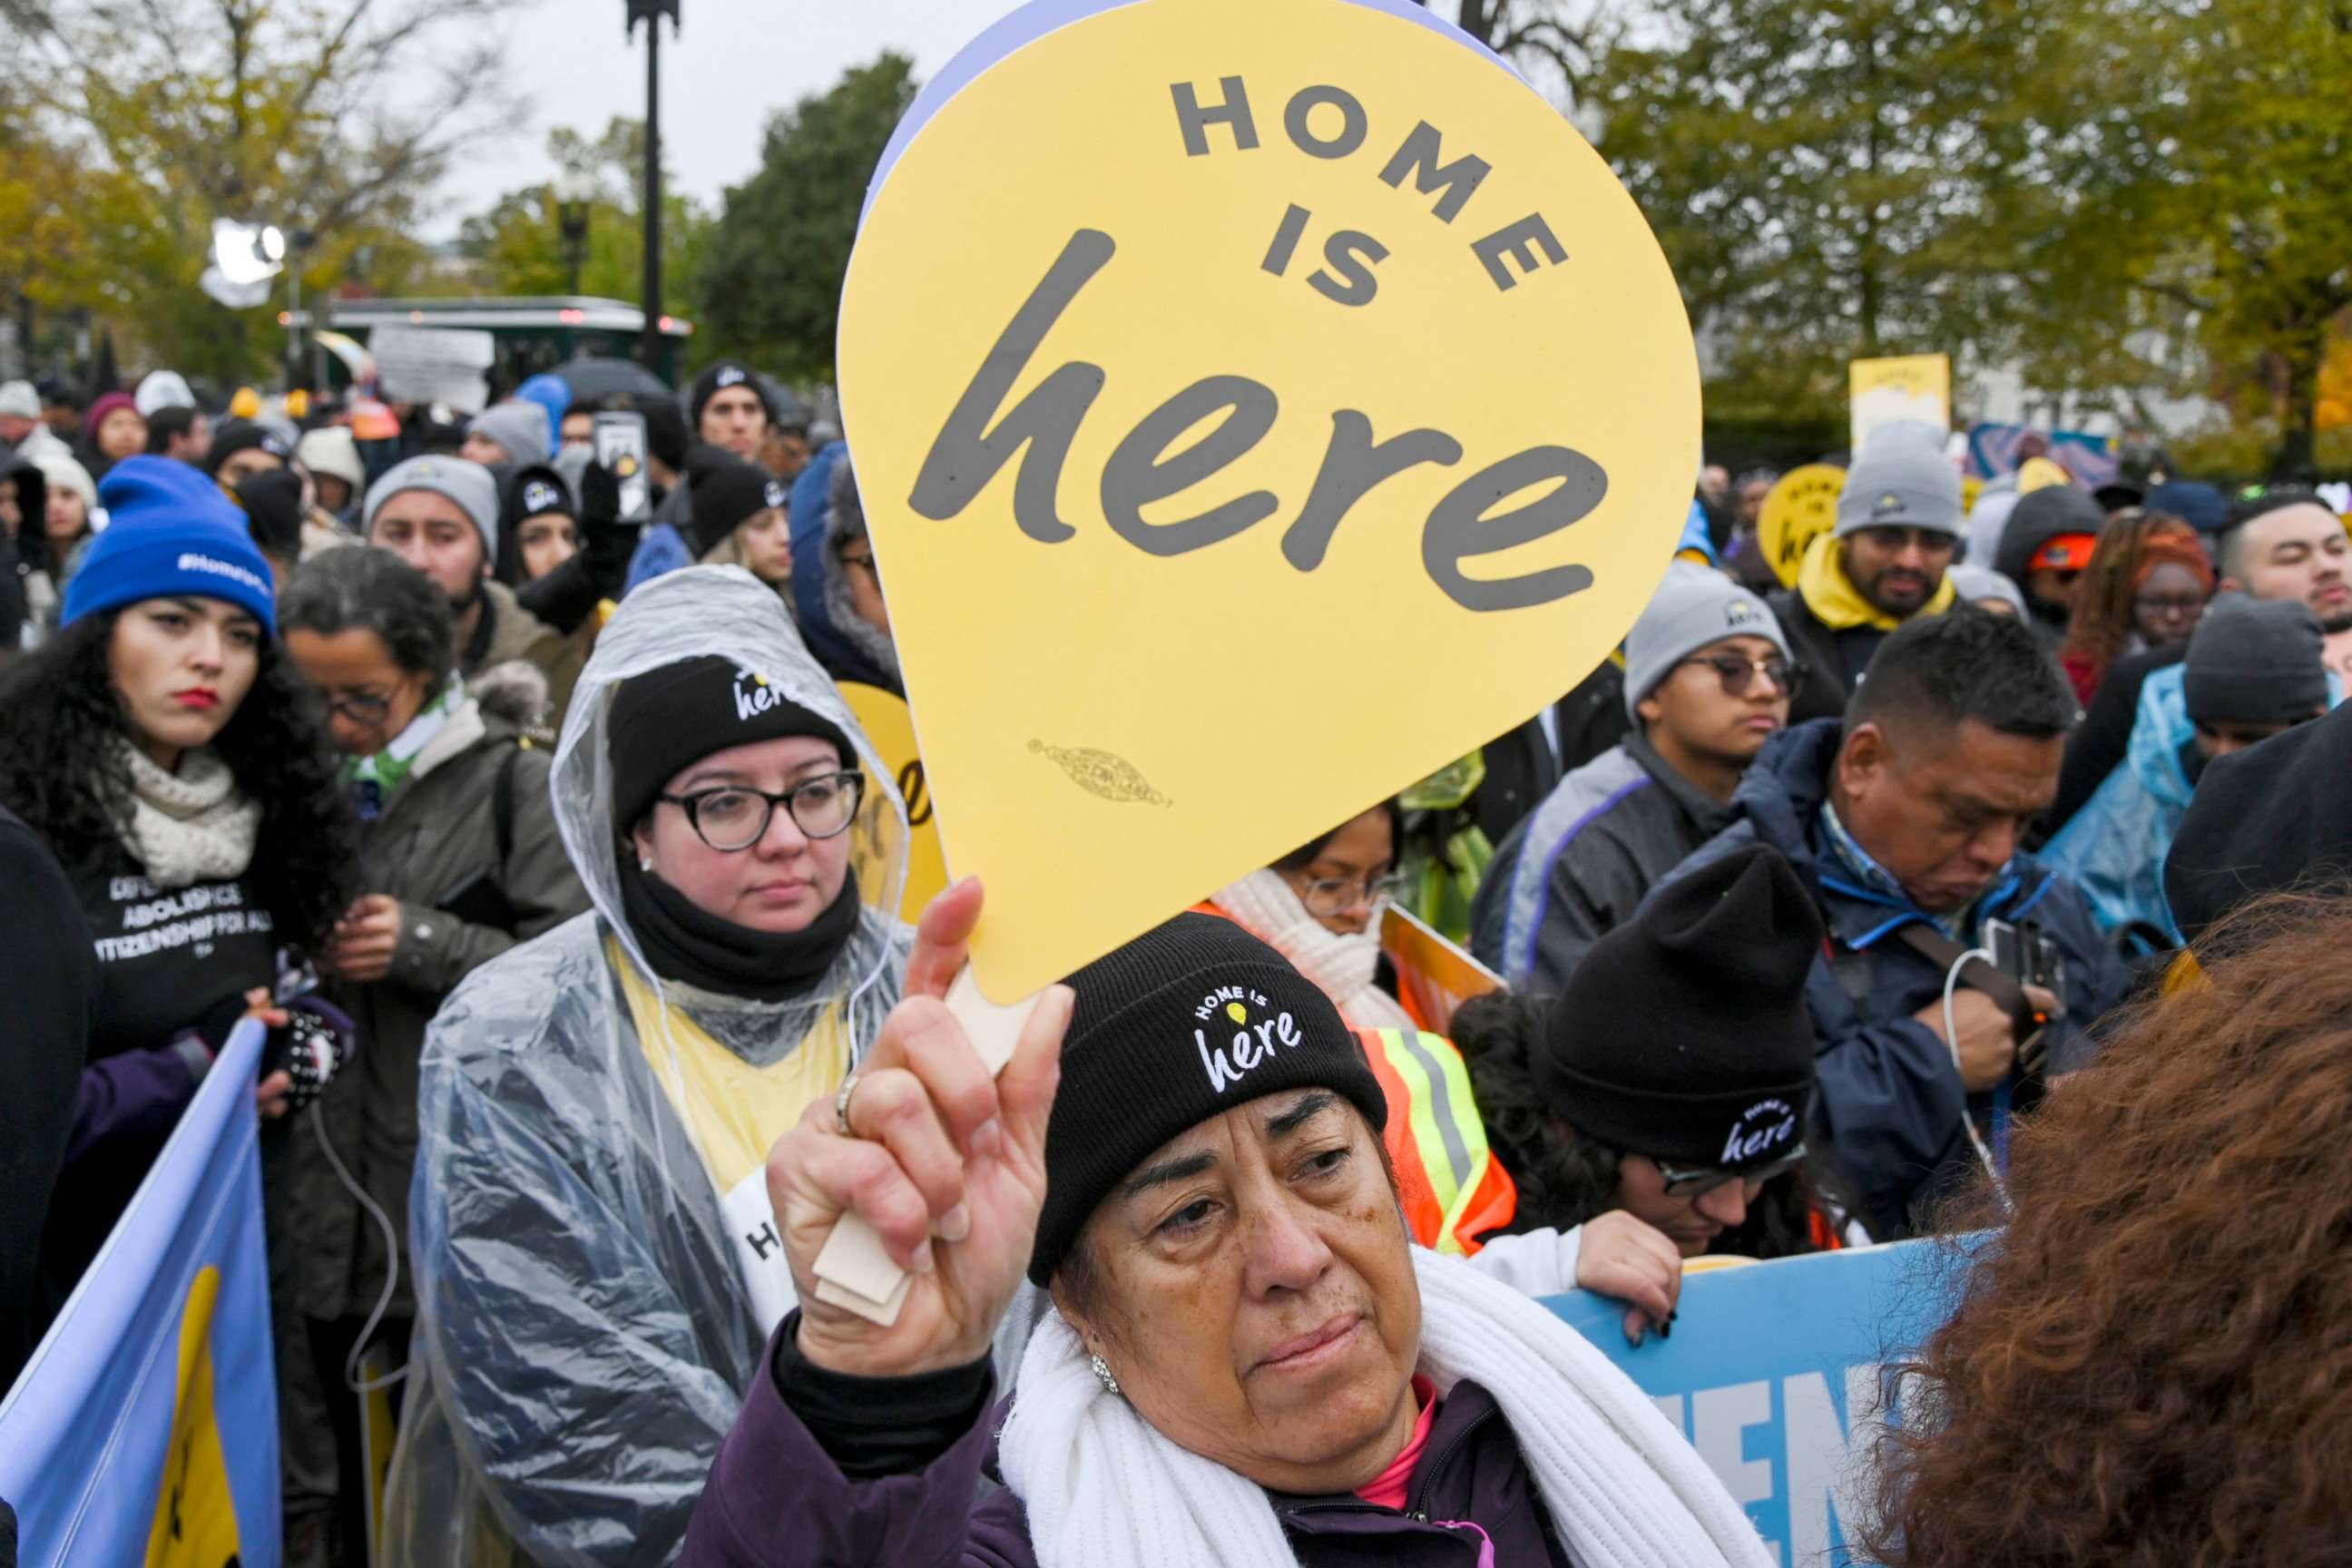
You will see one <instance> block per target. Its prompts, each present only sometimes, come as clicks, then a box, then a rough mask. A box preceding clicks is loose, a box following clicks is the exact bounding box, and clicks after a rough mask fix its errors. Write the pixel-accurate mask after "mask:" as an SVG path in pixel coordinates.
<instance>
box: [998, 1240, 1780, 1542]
mask: <svg viewBox="0 0 2352 1568" xmlns="http://www.w3.org/2000/svg"><path fill="white" fill-rule="evenodd" d="M1412 1260H1413V1269H1414V1272H1415V1273H1416V1274H1418V1275H1419V1276H1420V1279H1421V1314H1422V1329H1421V1368H1420V1370H1421V1371H1422V1372H1423V1373H1425V1374H1426V1375H1427V1376H1428V1377H1429V1378H1430V1379H1431V1380H1432V1381H1433V1382H1434V1383H1435V1384H1437V1387H1438V1392H1439V1393H1440V1394H1446V1393H1449V1392H1451V1391H1452V1389H1453V1387H1454V1384H1456V1383H1459V1382H1462V1381H1464V1380H1465V1379H1467V1380H1469V1381H1472V1382H1475V1383H1476V1384H1479V1386H1481V1387H1483V1388H1484V1389H1486V1392H1487V1393H1489V1394H1493V1395H1494V1396H1495V1400H1496V1403H1497V1404H1498V1405H1501V1406H1502V1411H1503V1415H1504V1416H1505V1417H1506V1418H1507V1420H1508V1421H1509V1422H1510V1426H1511V1431H1512V1434H1513V1435H1514V1436H1516V1437H1517V1440H1518V1445H1519V1452H1520V1454H1521V1455H1522V1456H1523V1457H1524V1458H1526V1460H1527V1464H1528V1471H1529V1473H1530V1474H1531V1475H1532V1476H1533V1477H1534V1478H1535V1481H1536V1485H1537V1488H1538V1490H1539V1491H1540V1492H1541V1493H1542V1495H1543V1500H1544V1505H1545V1507H1546V1508H1547V1509H1548V1510H1549V1511H1550V1514H1551V1522H1552V1527H1553V1529H1554V1530H1555V1531H1557V1532H1558V1533H1559V1540H1560V1543H1561V1544H1562V1545H1563V1546H1565V1547H1567V1549H1568V1552H1569V1555H1570V1557H1571V1558H1573V1559H1574V1560H1575V1561H1576V1562H1577V1563H1579V1564H1580V1565H1581V1568H1715V1565H1717V1564H1724V1565H1726V1568H1729V1565H1733V1564H1737V1565H1738V1568H1765V1565H1766V1564H1769V1563H1771V1561H1772V1558H1771V1555H1770V1554H1769V1552H1766V1551H1765V1549H1764V1543H1763V1541H1762V1540H1761V1539H1760V1538H1759V1536H1758V1535H1757V1533H1756V1530H1755V1527H1754V1526H1753V1525H1751V1524H1750V1523H1749V1522H1748V1516H1747V1514H1746V1513H1745V1512H1743V1511H1742V1510H1741V1509H1740V1507H1739V1505H1738V1503H1736V1502H1734V1501H1732V1500H1731V1495H1730V1494H1729V1493H1728V1492H1727V1491H1725V1490H1724V1489H1723V1484H1722V1482H1720V1481H1718V1480H1717V1479H1716V1478H1715V1474H1714V1472H1713V1471H1711V1470H1709V1469H1708V1468H1706V1464H1705V1463H1704V1462H1703V1461H1702V1460H1701V1459H1700V1458H1699V1457H1698V1455H1697V1453H1696V1451H1695V1450H1693V1449H1692V1447H1691V1446H1690V1445H1689V1444H1688V1443H1686V1442H1685V1441H1684V1440H1683V1437H1682V1434H1680V1433H1679V1432H1676V1431H1675V1429H1674V1427H1672V1426H1669V1425H1667V1423H1666V1419H1665V1417H1664V1415H1660V1414H1659V1413H1658V1408H1657V1406H1656V1405H1653V1404H1651V1402H1650V1400H1649V1398H1648V1396H1647V1395H1645V1394H1643V1393H1642V1391H1641V1390H1640V1389H1638V1388H1636V1387H1635V1386H1634V1385H1633V1381H1632V1380H1631V1379H1630V1378H1628V1377H1627V1376H1626V1375H1625V1374H1624V1373H1622V1372H1620V1371H1618V1370H1617V1368H1616V1367H1614V1366H1612V1365H1611V1364H1610V1363H1609V1361H1608V1359H1607V1358H1606V1357H1605V1356H1603V1355H1602V1354H1601V1352H1599V1351H1598V1350H1596V1349H1594V1348H1593V1347H1592V1346H1591V1344H1590V1343H1588V1342H1586V1341H1585V1339H1584V1336H1583V1335H1581V1334H1580V1333H1578V1332H1577V1331H1575V1330H1574V1329H1571V1328H1570V1327H1569V1326H1568V1325H1567V1324H1566V1323H1563V1322H1561V1321H1559V1319H1558V1318H1556V1317H1554V1316H1552V1314H1551V1313H1550V1312H1549V1311H1547V1310H1545V1309H1544V1308H1542V1307H1540V1306H1538V1305H1537V1304H1536V1303H1535V1302H1534V1301H1533V1300H1529V1299H1528V1297H1525V1296H1522V1295H1520V1294H1519V1293H1518V1292H1517V1291H1516V1290H1514V1289H1511V1288H1510V1287H1509V1286H1507V1285H1504V1284H1501V1283H1499V1282H1498V1281H1496V1280H1493V1279H1487V1278H1486V1277H1485V1276H1484V1275H1482V1274H1480V1273H1478V1272H1477V1271H1476V1270H1475V1269H1474V1268H1471V1267H1470V1266H1469V1265H1468V1264H1466V1263H1464V1262H1463V1261H1461V1260H1460V1259H1459V1258H1441V1257H1439V1256H1438V1255H1437V1254H1436V1253H1433V1252H1431V1251H1428V1250H1427V1249H1425V1248H1423V1247H1414V1248H1413V1249H1412ZM997 1451H998V1458H999V1461H1000V1463H1001V1464H1002V1466H1003V1473H1004V1477H1005V1480H1006V1482H1007V1484H1008V1485H1010V1486H1011V1487H1012V1489H1013V1492H1014V1493H1015V1494H1016V1495H1018V1496H1019V1497H1020V1499H1021V1500H1022V1502H1023V1504H1024V1506H1025V1507H1026V1508H1027V1510H1028V1514H1029V1538H1030V1542H1031V1544H1032V1545H1033V1546H1034V1548H1035V1550H1036V1553H1037V1561H1038V1563H1040V1564H1041V1568H1192V1565H1194V1564H1199V1563H1217V1564H1219V1568H1297V1562H1298V1560H1297V1557H1296V1556H1295V1555H1294V1554H1293V1553H1292V1552H1291V1550H1290V1545H1289V1542H1287V1540H1286V1539H1285V1537H1284V1535H1283V1533H1282V1526H1281V1524H1280V1523H1279V1521H1277V1520H1276V1517H1275V1511H1274V1507H1273V1505H1272V1504H1271V1503H1270V1502H1268V1501H1267V1500H1266V1495H1265V1492H1264V1491H1263V1490H1261V1489H1259V1488H1258V1487H1257V1486H1256V1485H1255V1484H1254V1483H1252V1482H1251V1481H1249V1480H1247V1479H1244V1478H1243V1477H1242V1476H1240V1475H1238V1474H1236V1473H1235V1472H1234V1471H1232V1470H1229V1469H1227V1468H1224V1467H1223V1466H1222V1465H1219V1464H1217V1463H1215V1462H1213V1460H1209V1459H1204V1458H1202V1457H1201V1456H1199V1455H1198V1454H1193V1453H1191V1452H1188V1451H1187V1450H1185V1449H1183V1448H1181V1447H1177V1446H1176V1445H1175V1444H1174V1443H1172V1442H1171V1441H1170V1440H1169V1439H1167V1438H1166V1437H1163V1436H1160V1434H1159V1433H1158V1432H1157V1431H1155V1430H1153V1429H1152V1427H1151V1426H1149V1425H1148V1424H1146V1423H1145V1421H1144V1420H1143V1418H1142V1417H1141V1416H1140V1415H1137V1414H1136V1412H1135V1408H1134V1406H1132V1405H1129V1404H1128V1402H1127V1401H1126V1399H1125V1398H1123V1397H1121V1396H1120V1395H1118V1394H1111V1393H1108V1391H1106V1390H1105V1389H1104V1388H1103V1386H1102V1384H1100V1383H1099V1382H1098V1381H1097V1379H1096V1377H1095V1375H1094V1373H1093V1372H1092V1370H1091V1369H1090V1368H1089V1367H1088V1365H1087V1353H1086V1350H1085V1347H1084V1346H1083V1345H1082V1344H1081V1343H1080V1342H1079V1340H1078V1337H1077V1335H1076V1333H1075V1332H1074V1331H1072V1330H1071V1329H1070V1327H1069V1325H1068V1324H1067V1323H1066V1322H1064V1321H1063V1320H1062V1317H1061V1314H1060V1313H1058V1312H1049V1313H1047V1314H1046V1316H1045V1320H1044V1321H1042V1322H1040V1323H1039V1324H1038V1326H1037V1331H1036V1332H1035V1333H1034V1335H1033V1336H1032V1337H1031V1338H1030V1341H1029V1350H1028V1353H1027V1354H1026V1355H1025V1356H1024V1358H1023V1359H1022V1363H1021V1376H1020V1379H1019V1381H1018V1382H1017V1383H1016V1384H1014V1390H1013V1410H1012V1414H1011V1415H1009V1416H1008V1417H1007V1418H1006V1421H1005V1424H1004V1429H1003V1433H1002V1434H1001V1435H1000V1436H999V1438H998V1450H997Z"/></svg>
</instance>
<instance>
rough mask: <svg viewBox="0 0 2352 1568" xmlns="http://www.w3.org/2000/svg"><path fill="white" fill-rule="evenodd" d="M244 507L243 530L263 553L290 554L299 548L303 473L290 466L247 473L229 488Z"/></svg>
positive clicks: (237, 501)
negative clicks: (244, 525) (232, 488)
mask: <svg viewBox="0 0 2352 1568" xmlns="http://www.w3.org/2000/svg"><path fill="white" fill-rule="evenodd" d="M231 493H232V494H233V495H235V496H236V504H237V505H239V506H241V507H243V508H244V509H245V518H246V531H247V533H250V534H251V535H253V543H254V548H256V549H257V550H259V551H261V552H263V553H265V554H268V555H276V556H280V557H284V556H289V555H292V554H295V553H296V552H299V550H300V549H301V548H302V476H301V475H299V474H298V473H295V472H293V471H292V470H291V469H289V468H272V469H270V470H269V471H268V472H267V473H261V474H247V476H246V477H245V478H244V479H240V480H238V481H237V486H236V489H235V490H234V491H232V492H231Z"/></svg>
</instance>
